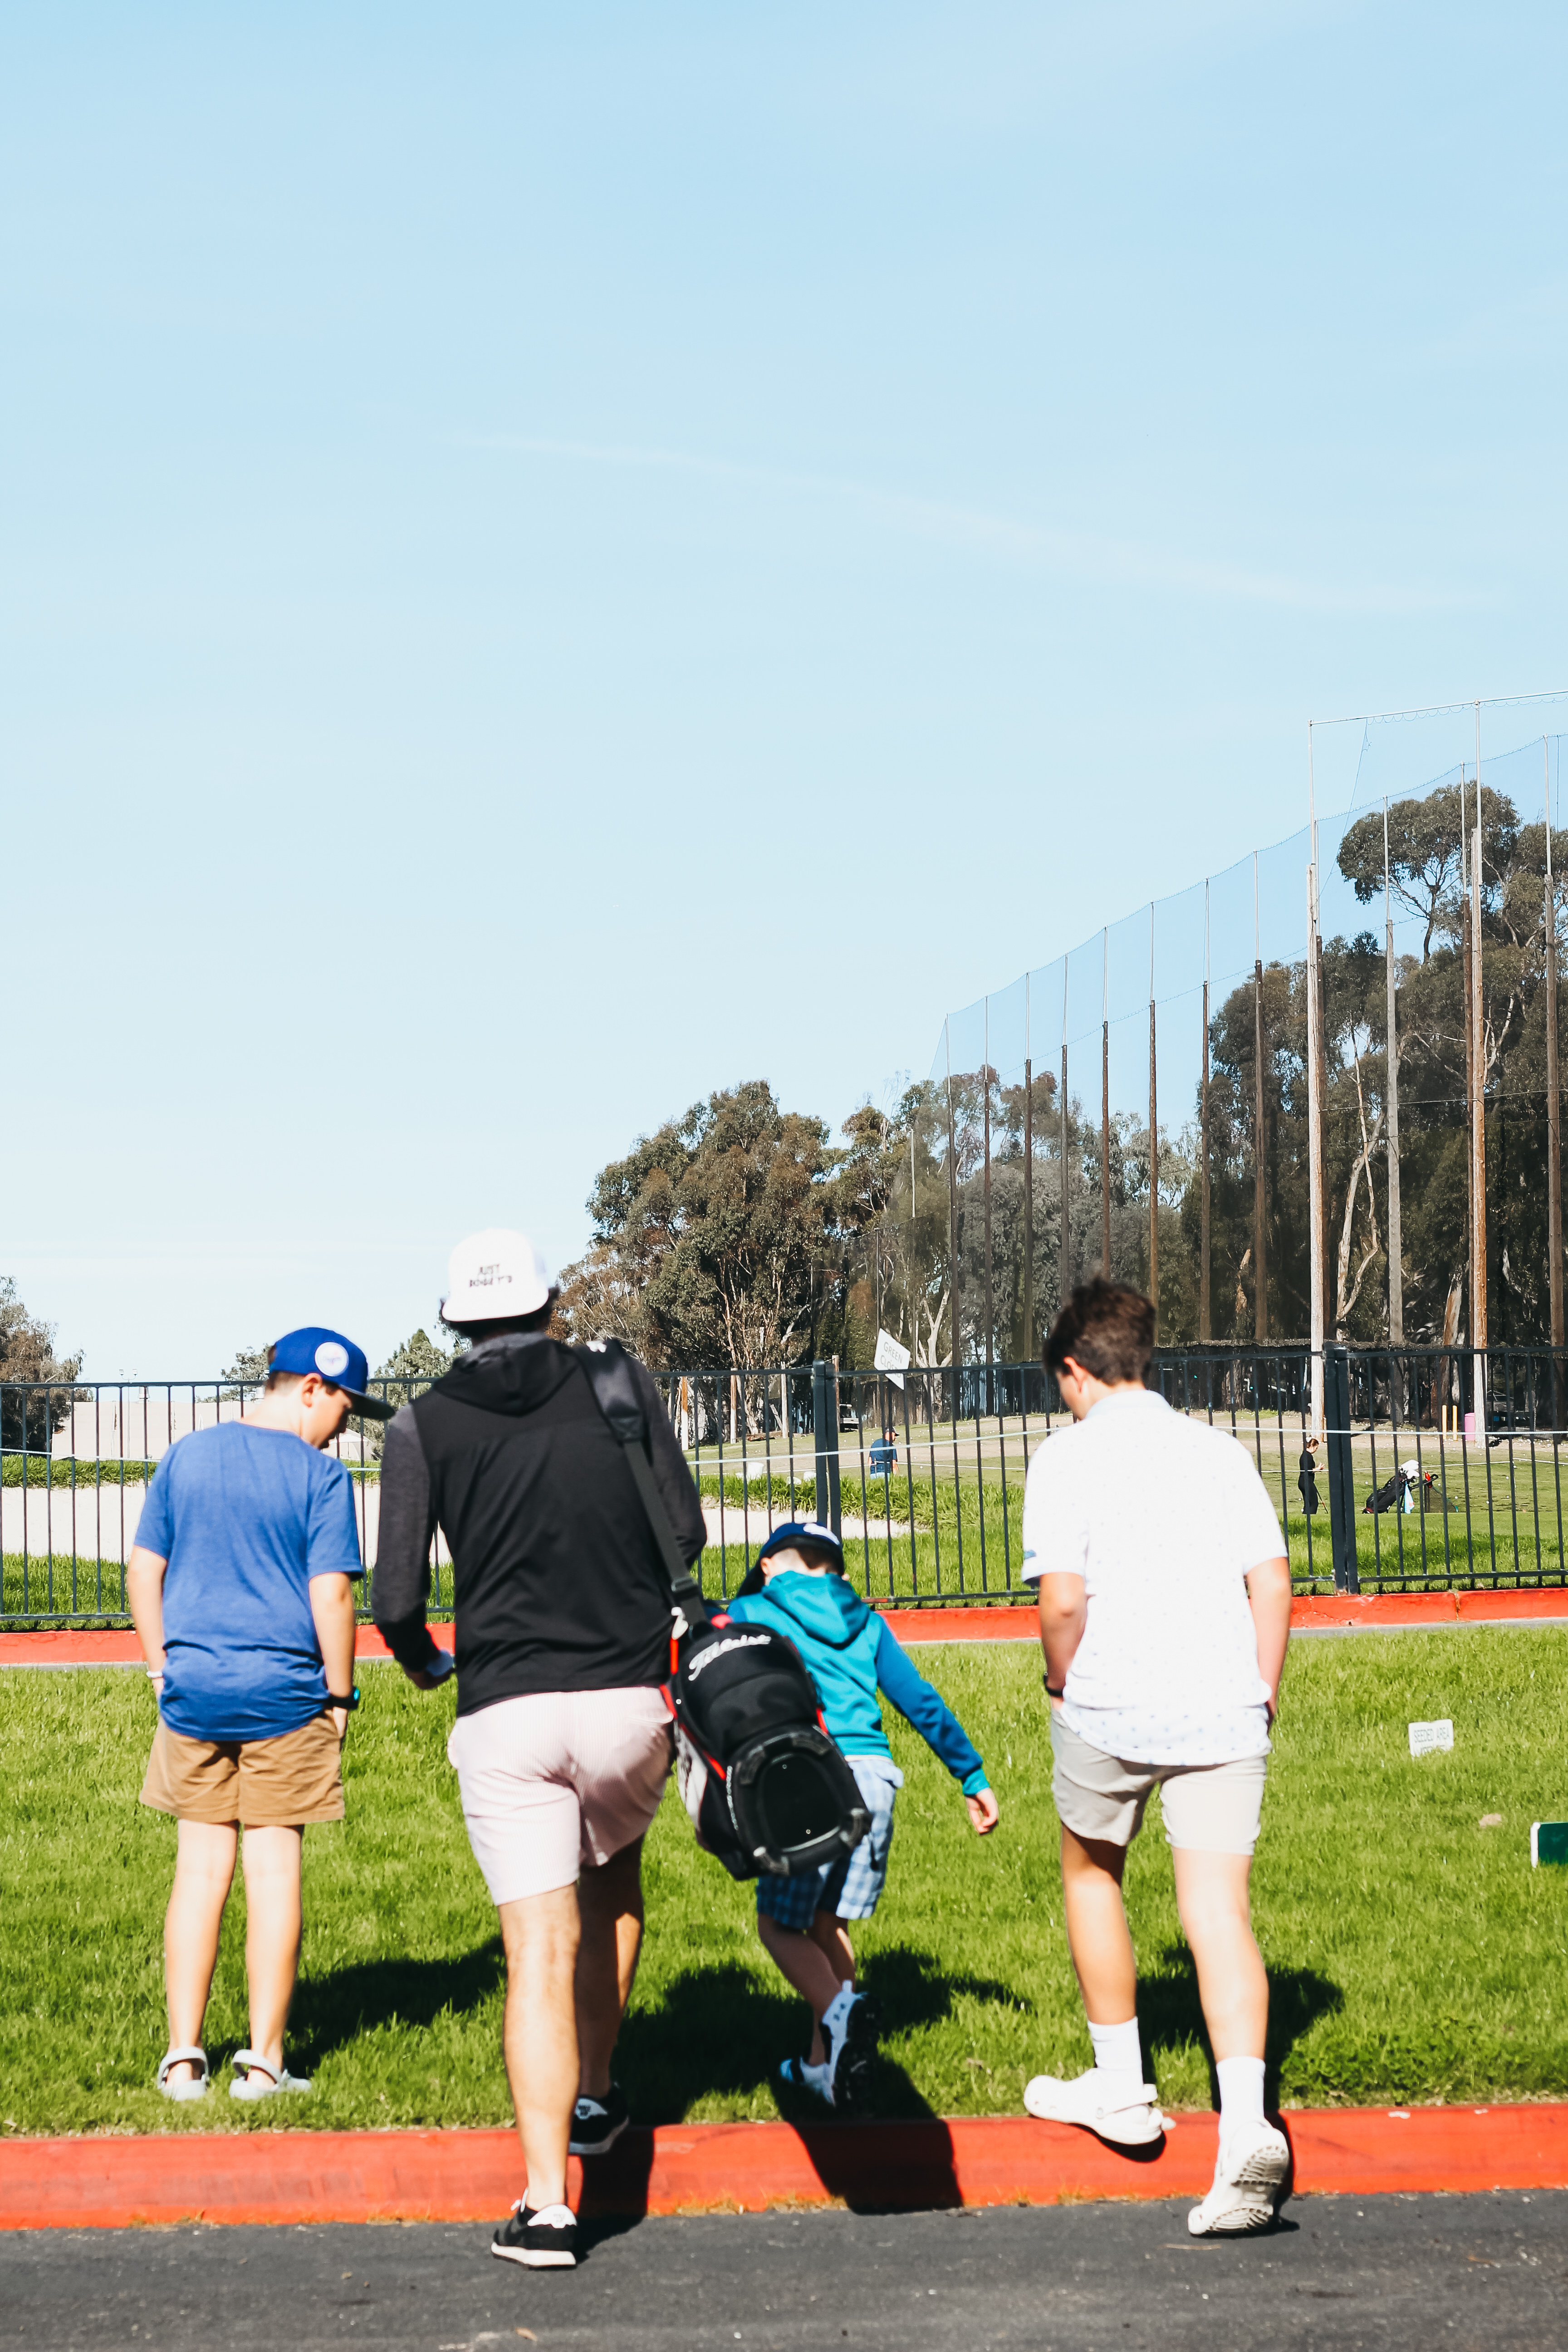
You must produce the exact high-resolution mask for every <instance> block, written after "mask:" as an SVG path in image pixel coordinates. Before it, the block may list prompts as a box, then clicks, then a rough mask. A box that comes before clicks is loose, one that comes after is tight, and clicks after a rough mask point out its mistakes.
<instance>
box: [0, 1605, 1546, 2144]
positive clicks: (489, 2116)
mask: <svg viewBox="0 0 1568 2352" xmlns="http://www.w3.org/2000/svg"><path fill="white" fill-rule="evenodd" d="M919 1657H920V1661H921V1664H922V1666H923V1668H924V1669H925V1670H926V1671H927V1672H929V1673H930V1674H931V1676H932V1678H933V1679H934V1680H935V1681H936V1682H937V1683H938V1685H940V1686H941V1688H942V1690H943V1691H944V1693H945V1694H946V1695H947V1696H948V1697H949V1699H950V1701H951V1702H952V1705H953V1706H954V1708H955V1710H956V1712H957V1713H958V1714H959V1716H960V1717H962V1719H963V1721H964V1723H965V1724H966V1725H967V1726H968V1727H969V1728H970V1730H971V1731H972V1732H973V1735H974V1737H975V1738H976V1741H977V1743H978V1744H979V1746H980V1747H981V1748H982V1750H983V1752H984V1756H985V1759H986V1763H987V1765H988V1767H989V1769H990V1771H991V1774H992V1778H993V1780H994V1784H995V1786H996V1789H997V1791H998V1794H999V1796H1000V1799H1001V1804H1002V1824H1001V1827H1000V1828H999V1829H998V1830H997V1832H995V1834H994V1837H992V1838H991V1839H990V1840H988V1841H986V1842H984V1843H983V1842H982V1841H980V1840H979V1839H977V1838H975V1837H974V1836H973V1833H972V1832H971V1831H970V1830H969V1829H968V1827H967V1824H966V1821H965V1816H964V1813H963V1806H962V1803H961V1801H960V1800H959V1798H958V1795H957V1792H956V1790H954V1788H953V1786H952V1782H951V1781H950V1780H948V1778H947V1775H946V1774H945V1773H944V1772H943V1771H942V1769H941V1768H940V1766H938V1765H937V1764H936V1762H935V1761H934V1759H932V1758H931V1755H930V1754H929V1753H928V1751H927V1750H926V1749H925V1748H924V1747H923V1745H922V1744H921V1742H920V1741H919V1740H917V1739H915V1738H912V1737H911V1735H910V1734H909V1733H908V1732H907V1730H906V1729H905V1728H904V1727H903V1726H902V1724H901V1723H900V1722H898V1721H897V1720H896V1719H895V1721H894V1724H893V1726H892V1730H893V1738H894V1745H895V1748H896V1749H897V1751H898V1755H899V1760H900V1764H901V1765H902V1766H903V1768H904V1770H905V1772H906V1774H907V1775H908V1785H907V1787H906V1789H905V1790H904V1791H903V1794H902V1795H901V1796H900V1800H899V1811H898V1829H897V1833H896V1836H895V1839H894V1844H893V1860H892V1868H891V1874H890V1878H889V1892H888V1894H887V1895H886V1897H885V1898H884V1901H883V1904H882V1907H881V1909H880V1911H879V1914H878V1916H877V1917H876V1918H875V1920H873V1921H870V1922H868V1923H867V1924H866V1925H865V1926H864V1927H863V1928H862V1929H861V1930H860V1931H859V1933H858V1937H857V1940H858V1945H859V1947H860V1950H861V1956H862V1959H863V1963H864V1969H865V1980H866V1982H867V1984H868V1987H869V1988H870V1989H871V1990H873V1991H875V1993H876V1994H877V1996H878V1999H879V2002H880V2005H881V2008H882V2011H883V2016H884V2019H885V2021H886V2027H887V2033H886V2042H885V2059H884V2063H883V2065H882V2070H881V2079H880V2084H879V2105H880V2107H881V2109H882V2111H883V2112H885V2113H888V2114H895V2115H915V2114H921V2113H925V2112H930V2111H935V2112H938V2113H942V2114H966V2113H967V2114H985V2113H1003V2114H1006V2113H1016V2112H1017V2110H1018V2108H1019V2105H1020V2095H1021V2093H1022V2090H1023V2085H1024V2083H1025V2081H1026V2078H1027V2077H1028V2075H1029V2074H1033V2073H1035V2072H1037V2071H1038V2070H1042V2069H1043V2070H1046V2071H1048V2072H1052V2073H1069V2074H1070V2073H1076V2072H1077V2071H1078V2070H1079V2067H1081V2066H1083V2065H1085V2064H1087V2063H1089V2042H1088V2037H1087V2034H1086V2033H1085V2032H1084V2029H1083V2024H1082V2021H1081V2015H1080V2012H1079V2004H1078V1999H1077V1993H1076V1990H1075V1987H1074V1985H1073V1981H1072V1977H1071V1972H1070V1969H1069V1968H1068V1958H1067V1949H1066V1945H1065V1941H1064V1938H1063V1934H1062V1927H1061V1901H1060V1890H1059V1886H1058V1878H1057V1870H1056V1841H1057V1832H1056V1819H1055V1814H1054V1812H1053V1811H1052V1808H1051V1803H1050V1796H1049V1772H1048V1763H1047V1758H1048V1743H1047V1726H1046V1721H1045V1714H1044V1707H1043V1703H1042V1700H1041V1696H1040V1689H1039V1672H1038V1663H1037V1657H1036V1655H1035V1654H1034V1652H1033V1650H1032V1649H1031V1648H1028V1647H1025V1646H1022V1645H1020V1646H1018V1647H1016V1648H1014V1647H1012V1646H1008V1647H1005V1648H1004V1649H1000V1650H997V1649H991V1648H984V1649H983V1648H980V1647H977V1646H959V1645H952V1646H949V1647H946V1648H943V1649H941V1650H926V1651H922V1652H921V1653H920V1654H919ZM1565 1682H1568V1634H1565V1633H1558V1632H1553V1631H1551V1630H1537V1631H1531V1632H1523V1631H1521V1632H1517V1633H1516V1632H1511V1631H1493V1630H1490V1629H1487V1628H1476V1629H1473V1630H1465V1631H1456V1632H1454V1633H1413V1634H1400V1635H1388V1636H1382V1635H1366V1636H1358V1637H1355V1638H1352V1639H1343V1640H1320V1641H1310V1642H1299V1643H1297V1644H1296V1646H1295V1649H1294V1650H1293V1652H1292V1654H1291V1658H1290V1662H1289V1669H1288V1680H1287V1691H1286V1708H1285V1714H1284V1716H1283V1717H1282V1719H1281V1723H1280V1725H1279V1730H1278V1733H1277V1736H1276V1754H1275V1760H1274V1764H1273V1767H1272V1776H1271V1780H1270V1784H1269V1794H1268V1804H1267V1808H1266V1811H1265V1814H1264V1832H1263V1843H1262V1845H1261V1847H1260V1849H1259V1854H1258V1871H1257V1875H1256V1888H1257V1915H1258V1931H1259V1937H1260V1939H1261V1942H1262V1945H1263V1949H1264V1954H1265V1957H1266V1958H1267V1960H1268V1967H1269V1971H1270V1976H1271V1979H1272V1982H1273V1987H1274V2008H1273V2018H1274V2023H1273V2035H1272V2045H1271V2052H1270V2056H1271V2061H1272V2068H1273V2076H1274V2078H1275V2079H1277V2084H1278V2095H1279V2097H1280V2098H1281V2099H1282V2101H1284V2102H1285V2103H1286V2104H1309V2105H1311V2104H1321V2103H1333V2102H1346V2103H1352V2104H1363V2103H1370V2104H1384V2103H1387V2104H1401V2105H1405V2104H1408V2103H1410V2102H1411V2101H1418V2100H1429V2099H1464V2100H1471V2099H1478V2100H1484V2099H1490V2098H1505V2097H1506V2098H1519V2097H1542V2096H1552V2097H1563V2096H1568V2036H1565V2035H1564V2032H1563V2007H1564V2001H1565V1999H1568V1996H1565V1994H1564V1991H1563V1985H1564V1969H1563V1958H1564V1949H1565V1947H1568V1871H1564V1870H1561V1869H1558V1870H1549V1869H1542V1870H1539V1871H1535V1872H1532V1871H1531V1868H1530V1862H1529V1829H1530V1823H1531V1820H1533V1819H1536V1818H1557V1819H1561V1818H1563V1816H1565V1815H1568V1757H1565V1755H1564V1743H1563V1728H1562V1724H1563V1689H1564V1684H1565ZM0 1691H3V1700H4V1707H3V1715H0V1756H3V1763H4V1771H5V1788H6V1791H7V1796H8V1799H9V1802H8V1806H7V1814H6V1822H5V1829H4V1831H3V1832H0V1906H3V1908H0V1961H3V1973H0V2079H3V2081H4V2084H5V2090H4V2093H3V2095H0V2123H3V2125H4V2126H5V2128H6V2129H8V2130H23V2131H62V2130H82V2129H93V2128H99V2129H101V2128H104V2127H106V2126H108V2127H115V2128H118V2129H121V2130H123V2129H127V2128H137V2129H142V2130H146V2129H153V2128H167V2129H181V2128H200V2129H204V2130H206V2129H213V2128H215V2127H219V2126H221V2127H232V2128H235V2129H248V2128H253V2127H257V2126H276V2125H278V2124H279V2123H280V2122H283V2121H288V2122H289V2123H292V2124H298V2125H300V2126H307V2125H308V2126H328V2125H331V2126H347V2125H378V2124H379V2125H384V2124H404V2125H412V2124H477V2123H497V2122H502V2121H505V2120H507V2119H508V2117H509V2114H510V2109H509V2105H508V2100H507V2092H506V2084H505V2079H504V2076H503V2074H502V2072H501V2067H500V2046H499V2040H500V1981H501V1978H500V1948H499V1945H498V1943H497V1939H496V1935H495V1921H494V1914H493V1912H492V1911H491V1910H490V1908H489V1904H488V1901H487V1899H486V1895H485V1891H484V1887H483V1885H482V1882H481V1881H480V1878H479V1873H478V1871H477V1870H476V1869H475V1867H474V1864H473V1863H472V1861H471V1859H470V1857H469V1854H468V1844H467V1840H466V1838H465V1837H464V1834H463V1828H462V1822H461V1817H460V1814H459V1812H458V1800H457V1786H456V1781H455V1778H454V1776H453V1775H452V1773H451V1772H450V1770H449V1769H448V1767H447V1761H446V1757H445V1753H444V1743H445V1739H446V1734H447V1727H448V1725H449V1721H450V1716H451V1709H452V1699H451V1696H450V1695H449V1694H448V1693H445V1692H444V1693H440V1694H437V1695H435V1696H430V1697H424V1698H422V1697H420V1696H418V1695H417V1694H416V1693H415V1692H414V1691H413V1690H411V1689H410V1688H409V1686H408V1685H407V1684H406V1683H405V1681H404V1680H403V1678H402V1676H401V1675H398V1674H396V1673H395V1671H394V1670H393V1669H391V1668H389V1667H378V1668H373V1669H371V1670H370V1671H369V1672H368V1673H367V1674H366V1675H365V1693H366V1696H365V1704H364V1706H363V1709H362V1712H361V1714H360V1716H359V1717H357V1718H356V1719H355V1721H354V1723H353V1727H352V1729H351V1733H350V1739H349V1747H348V1751H347V1769H348V1786H349V1818H348V1821H347V1822H346V1824H344V1826H342V1828H334V1829H316V1830H311V1831H310V1832H307V1838H306V1901H307V1911H308V1923H307V1931H306V1943H305V1963H304V1975H303V1979H302V1982H301V1986H300V1993H299V1996H298V1999H297V2002H296V2008H295V2020H294V2026H293V2031H292V2035H291V2042H290V2048H291V2052H292V2054H293V2057H294V2059H295V2060H296V2062H298V2063H301V2064H302V2065H303V2066H304V2067H305V2068H306V2069H307V2070H309V2071H310V2072H311V2073H313V2074H315V2076H316V2079H317V2090H316V2092H315V2094H314V2095H312V2096H311V2097H310V2098H309V2099H308V2100H301V2101H300V2102H299V2103H298V2104H289V2105H287V2106H284V2105H281V2104H279V2105H268V2106H266V2107H263V2108H261V2109H259V2110H247V2109H244V2108H241V2107H239V2106H237V2105H232V2104H231V2103H230V2101H229V2100H228V2099H227V2098H226V2097H216V2098H212V2099H209V2100H207V2101H205V2102H204V2103H203V2104H202V2105H200V2106H199V2107H186V2108H174V2107H171V2106H169V2105H166V2104H165V2103H164V2102H163V2101H162V2100H160V2099H159V2098H158V2097H157V2096H156V2095H155V2094H154V2093H153V2090H152V2089H151V2088H150V2084H151V2082H152V2077H153V2069H154V2067H155V2065H156V2063H157V2060H158V2057H159V2055H160V2053H161V2052H162V2050H163V2002H162V1983H161V1962H160V1938H161V1927H162V1916H163V1903H164V1900H165V1897H166V1894H167V1888H168V1882H169V1874H170V1872H171V1869H172V1866H173V1860H174V1825H173V1824H172V1823H171V1822H167V1821H166V1820H164V1819H163V1818H162V1817H161V1816H158V1815H154V1814H152V1813H149V1812H147V1811H143V1810H142V1808H141V1807H140V1806H139V1805H138V1804H137V1802H136V1793H137V1790H138V1788H139V1786H140V1782H141V1776H142V1768H143V1763H144V1759H145V1752H146V1748H147V1743H148V1741H149V1739H150V1738H151V1734H152V1728H153V1708H152V1701H151V1697H150V1695H149V1692H148V1688H147V1685H146V1682H145V1680H144V1679H143V1678H142V1676H141V1675H136V1674H132V1673H125V1672H116V1671H113V1670H108V1669H105V1670H98V1669H92V1670H83V1671H78V1672H74V1673H51V1672H34V1671H18V1672H14V1673H7V1674H5V1675H4V1676H3V1677H0ZM1437 1716H1450V1717H1452V1718H1453V1720H1454V1725H1455V1737H1456V1742H1457V1745H1456V1748H1455V1750H1454V1752H1453V1753H1452V1754H1451V1755H1438V1756H1432V1757H1428V1758H1426V1759H1423V1760H1422V1761H1420V1762H1419V1763H1413V1762H1412V1761H1411V1759H1410V1757H1409V1753H1408V1745H1407V1738H1406V1729H1405V1727H1406V1725H1407V1723H1408V1722H1409V1721H1411V1720H1412V1719H1414V1718H1426V1717H1437ZM1489 1812H1500V1813H1501V1814H1502V1816H1503V1822H1502V1826H1501V1828H1500V1829H1494V1830H1481V1829H1480V1828H1479V1819H1480V1816H1481V1815H1482V1814H1483V1813H1489ZM1127 1883H1128V1895H1129V1906H1130V1910H1131V1917H1132V1922H1133V1929H1134V1934H1135V1937H1136V1939H1137V1944H1138V1948H1139V1955H1140V1960H1141V1964H1142V1971H1143V1977H1142V1991H1141V1996H1140V2004H1139V2005H1140V2011H1141V2014H1142V2021H1143V2030H1144V2037H1145V2049H1146V2054H1147V2058H1148V2061H1149V2063H1150V2066H1151V2069H1152V2074H1153V2077H1154V2079H1155V2080H1156V2081H1157V2082H1158V2084H1159V2086H1160V2091H1161V2095H1162V2096H1163V2098H1164V2099H1165V2100H1166V2101H1167V2102H1168V2103H1170V2104H1171V2105H1174V2106H1177V2107H1181V2106H1205V2105H1208V2104H1209V2073H1208V2065H1207V2060H1206V2054H1205V2046H1204V2043H1203V2039H1202V2032H1201V2022H1200V2019H1199V2013H1198V2008H1197V2000H1196V1993H1195V1988H1194V1980H1193V1973H1192V1968H1191V1963H1190V1960H1189V1958H1188V1956H1187V1953H1186V1950H1185V1948H1184V1945H1183V1943H1182V1941H1181V1937H1180V1935H1179V1931H1178V1928H1177V1925H1176V1918H1175V1911H1174V1906H1173V1901H1172V1896H1171V1885H1170V1864H1169V1857H1168V1853H1167V1851H1166V1848H1165V1845H1164V1843H1163V1836H1162V1835H1161V1833H1160V1828H1159V1822H1158V1815H1157V1812H1155V1811H1154V1810H1153V1809H1151V1820H1150V1822H1149V1824H1148V1825H1147V1826H1146V1827H1145V1831H1144V1833H1143V1836H1142V1839H1141V1840H1140V1842H1139V1843H1138V1845H1137V1846H1136V1847H1135V1848H1134V1851H1133V1855H1132V1858H1131V1864H1130V1866H1129V1870H1128V1882H1127ZM647 1885H648V1916H649V1935H648V1941H647V1948H646V1958H645V1962H644V1967H643V1970H642V1974H641V1977H640V1979H639V1980H638V1984H637V1995H636V1999H635V2002H634V2006H633V2010H632V2012H631V2015H630V2016H629V2018H628V2020H627V2023H626V2031H625V2034H624V2038H623V2042H622V2050H621V2058H620V2062H619V2067H620V2073H621V2074H622V2077H623V2079H624V2080H625V2082H626V2087H627V2090H628V2092H629V2094H630V2095H631V2099H632V2105H633V2111H634V2113H635V2114H636V2115H637V2116H639V2117H640V2118H641V2119H643V2120H645V2121H649V2122H654V2121H672V2120H675V2119H678V2118H680V2117H685V2116H689V2117H721V2116H771V2115H773V2114H776V2113H777V2112H779V2108H778V2105H777V2103H776V2102H775V2098H774V2093H773V2087H772V2078H773V2070H774V2068H775V2067H776V2065H777V2063H778V2062H779V2060H780V2059H782V2058H783V2057H784V2056H786V2055H787V2054H789V2053H791V2052H794V2051H798V2050H799V2049H800V2048H801V2047H802V2046H803V2028H804V2019H805V2012H804V2010H803V2008H802V2006H801V2005H800V2004H799V2003H798V2002H796V2001H795V1999H794V1998H793V1996H791V1995H790V1994H788V1993H787V1992H786V1991H785V1990H784V1986H783V1985H782V1983H781V1982H780V1980H779V1979H778V1978H777V1977H776V1976H775V1975H774V1974H773V1971H772V1969H771V1968H770V1966H769V1965H768V1963H767V1962H766V1961H765V1959H764V1958H763V1954H762V1952H761V1950H760V1948H759V1947H758V1945H757V1942H756V1938H755V1933H754V1928H753V1924H752V1913H753V1902H752V1893H751V1890H749V1889H748V1888H746V1887H744V1886H738V1885H733V1884H732V1883H731V1881H730V1880H729V1879H728V1878H727V1877H726V1876H725V1874H724V1873H723V1872H722V1871H721V1869H720V1868H719V1866H718V1865H717V1864H715V1863H713V1862H711V1861H710V1860H709V1859H708V1857H707V1856H705V1855H703V1854H702V1853H700V1852H699V1851H698V1849H697V1847H696V1845H695V1844H694V1843H693V1841H692V1838H691V1835H690V1832H689V1829H688V1826H687V1823H686V1820H685V1816H684V1814H682V1813H681V1812H680V1811H679V1809H678V1808H677V1806H676V1804H675V1801H674V1798H673V1794H671V1795H670V1796H669V1797H668V1798H667V1801H666V1804H665V1807H664V1810H663V1811H662V1813H661V1814H660V1817H659V1819H658V1822H657V1823H656V1824H655V1828H654V1831H653V1833H652V1836H651V1838H650V1840H649V1863H648V1870H647ZM243 1927H244V1904H243V1895H241V1894H240V1892H239V1891H238V1890H237V1892H236V1895H235V1896H234V1897H233V1898H232V1901H231V1906H230V1916H229V1919H228V1923H227V1926H226V1933H225V1941H224V1951H223V1958H222V1961H221V1964H220V1969H219V1976H218V1981H217V1985H216V1991H215V1997H214V2002H213V2007H212V2011H211V2013H210V2016H209V2020H208V2027H207V2039H208V2048H209V2051H210V2052H211V2053H212V2055H213V2058H214V2061H215V2070H216V2067H217V2066H218V2065H219V2064H221V2062H222V2061H223V2060H224V2059H225V2058H226V2055H227V2053H229V2052H230V2051H231V2050H233V2049H234V2048H236V2047H237V2046H238V2045H239V2044H240V2043H242V2042H244V2040H245V2038H246V2020H245V2010H244V1984H243V1973H242V1966H241V1956H242V1948H243ZM1271 2087H1272V2085H1271Z"/></svg>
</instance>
